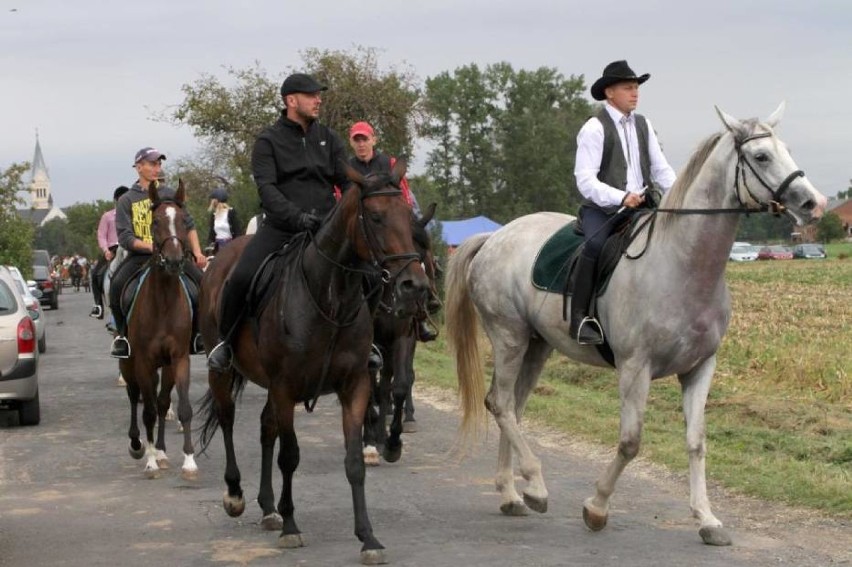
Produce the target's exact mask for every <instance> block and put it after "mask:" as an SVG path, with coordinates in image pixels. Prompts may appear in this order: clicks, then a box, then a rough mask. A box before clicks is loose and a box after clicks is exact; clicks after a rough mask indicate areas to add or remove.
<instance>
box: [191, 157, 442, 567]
mask: <svg viewBox="0 0 852 567" xmlns="http://www.w3.org/2000/svg"><path fill="white" fill-rule="evenodd" d="M404 173H405V164H404V162H402V161H401V160H400V162H398V163H397V165H396V167H394V170H393V171H392V173H391V175H390V176H388V175H384V176H369V177H367V178H364V177H362V176H360V175H359V174H358V173H357V172H355V171H354V170H352V169H351V168H350V169H349V170H348V175H349V178H350V180H352V181H353V186H352V187H351V188H350V189H349V190H348V191H346V192H345V193H344V195H343V197H342V198H341V200H340V201H339V202H338V204H337V205H336V206H335V208H334V209H333V210H332V211H331V213H330V214H329V216H328V217H327V219H326V222H325V223H324V225H323V227H322V228H321V229H320V230H319V232H318V233H317V234H316V236H315V237H314V238H312V239H311V238H307V239H305V240H304V242H303V241H301V240H299V239H296V240H294V241H292V242H291V243H290V244H289V245H288V248H289V249H290V250H291V251H294V255H295V257H294V258H292V259H291V261H289V262H288V263H287V264H286V266H284V267H282V268H281V269H280V272H279V274H280V275H279V278H278V280H277V282H276V283H275V284H274V293H273V294H272V297H271V299H270V300H269V301H268V304H267V305H266V307H265V308H263V309H262V310H261V311H260V313H259V314H258V315H257V316H256V319H252V320H249V321H244V322H243V323H242V324H241V327H240V328H239V329H238V330H237V332H236V334H235V335H234V337H233V339H232V345H233V350H234V369H232V370H230V371H229V372H227V373H224V374H220V373H217V372H215V371H212V370H211V371H210V373H209V381H210V391H209V392H208V394H207V395H208V397H207V400H206V401H207V404H206V408H205V410H206V422H205V425H204V428H203V430H202V443H203V444H204V445H205V446H206V444H207V443H208V442H209V440H210V438H211V436H212V433H213V432H214V431H215V429H216V427H217V426H218V425H221V426H222V432H223V437H224V441H225V450H226V459H227V463H226V469H225V482H226V483H227V485H228V490H227V493H226V494H225V498H224V502H223V504H224V507H225V510H226V511H227V512H228V514H230V515H231V516H239V515H240V514H242V513H243V511H244V510H245V499H244V498H243V491H242V488H241V487H240V471H239V468H238V467H237V463H236V457H235V454H234V444H233V425H234V411H235V408H234V400H235V399H236V397H237V396H238V394H239V392H240V391H241V390H242V388H243V387H244V386H245V382H246V379H249V380H251V381H253V382H255V383H257V384H259V385H260V386H262V387H264V388H267V389H268V391H269V393H268V398H267V404H266V407H265V408H264V410H263V414H262V416H261V447H262V450H263V453H262V455H263V456H262V463H261V482H260V493H259V494H258V503H259V504H260V506H261V509H262V510H263V514H264V520H263V524H264V526H265V527H267V528H269V529H275V528H278V527H281V530H282V531H281V535H280V537H279V545H280V546H283V547H300V546H302V545H304V542H303V540H302V537H301V533H300V531H299V529H298V527H297V526H296V522H295V519H294V507H293V490H292V480H293V473H294V472H295V470H296V467H297V466H298V464H299V445H298V442H297V440H296V433H295V431H294V428H293V417H294V411H295V406H296V404H297V403H300V402H304V403H305V404H306V406H308V407H309V408H312V405H309V404H311V403H312V402H315V401H316V399H317V397H318V396H320V395H322V394H329V393H335V394H337V397H338V399H339V401H340V406H341V409H342V412H343V435H344V438H345V447H346V457H345V461H344V463H345V469H346V478H347V480H348V481H349V484H350V487H351V490H352V501H353V508H354V513H355V535H356V536H357V537H358V539H359V540H361V541H362V542H363V544H364V545H363V547H362V548H361V561H362V562H363V563H365V564H375V563H380V562H384V552H383V549H384V548H383V546H382V545H381V544H380V543H379V541H378V540H377V539H376V538H375V536H374V535H373V528H372V526H371V524H370V520H369V517H368V514H367V506H366V499H365V495H364V477H365V467H364V458H363V454H362V451H361V441H362V426H363V422H364V414H365V410H366V408H367V403H368V401H369V398H370V376H369V373H368V371H367V359H368V357H369V353H370V342H371V339H372V335H373V319H372V314H371V313H370V310H369V308H368V304H367V301H366V300H365V295H364V290H363V286H362V282H363V279H364V276H365V275H376V274H379V275H381V277H382V279H383V280H384V281H385V282H386V283H387V285H392V286H393V289H394V294H395V309H396V310H397V312H398V313H399V315H400V316H402V317H411V316H412V315H413V314H414V313H415V312H416V310H417V308H418V304H419V303H420V302H422V301H423V300H424V298H425V295H426V290H427V286H428V281H427V279H426V275H425V274H424V273H423V268H422V266H421V265H420V261H419V259H420V256H419V254H417V253H416V252H415V251H414V244H413V242H412V236H411V215H410V211H409V208H408V205H407V204H406V202H405V200H404V199H403V197H402V192H401V191H400V190H399V188H398V187H397V180H398V179H400V178H401V177H402V175H404ZM248 238H249V237H242V238H237V239H235V240H234V241H233V242H232V243H231V244H230V245H229V246H228V247H226V248H225V249H224V250H222V251H221V252H220V253H219V254H218V255H217V256H216V259H215V260H214V261H213V262H212V265H211V267H210V268H209V269H208V270H207V272H205V274H204V279H203V280H202V292H201V301H200V313H199V315H200V317H201V328H202V333H203V335H204V342H205V344H208V345H209V344H213V343H214V341H215V340H216V338H217V315H218V304H219V295H220V293H221V290H222V289H223V284H224V283H225V280H226V278H227V276H228V274H229V273H230V271H231V270H232V268H233V266H234V264H235V263H236V260H237V258H238V257H239V256H240V254H241V253H242V250H243V248H244V247H245V244H246V243H247V241H248ZM377 292H379V293H380V292H381V289H380V288H379V289H378V290H377ZM255 329H256V333H255ZM276 435H277V436H278V438H279V440H280V453H279V456H278V466H279V468H280V470H281V474H282V476H283V484H282V490H281V497H280V500H279V502H278V507H277V509H278V513H280V516H278V515H276V513H275V508H274V507H273V504H274V494H273V491H272V483H271V467H272V457H273V449H274V444H275V436H276Z"/></svg>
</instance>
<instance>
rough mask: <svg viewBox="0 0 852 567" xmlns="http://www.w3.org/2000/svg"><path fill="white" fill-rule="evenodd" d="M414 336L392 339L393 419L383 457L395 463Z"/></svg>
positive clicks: (397, 456)
mask: <svg viewBox="0 0 852 567" xmlns="http://www.w3.org/2000/svg"><path fill="white" fill-rule="evenodd" d="M413 346H414V337H413V335H412V336H408V337H398V338H396V339H394V341H393V348H392V349H391V352H393V360H392V361H391V365H392V367H393V383H392V385H393V421H392V422H391V426H390V435H388V439H387V442H386V443H385V451H384V458H385V460H386V461H387V462H389V463H395V462H396V461H398V460H399V457H400V456H401V455H402V437H401V436H402V411H403V406H405V398H406V396H408V391H409V387H410V385H411V375H412V374H413V373H414V372H413V366H412V364H411V360H412V357H413V356H414V348H413Z"/></svg>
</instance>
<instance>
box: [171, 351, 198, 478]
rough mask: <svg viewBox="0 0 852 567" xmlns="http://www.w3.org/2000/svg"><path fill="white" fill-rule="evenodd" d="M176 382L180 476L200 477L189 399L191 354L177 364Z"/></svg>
mask: <svg viewBox="0 0 852 567" xmlns="http://www.w3.org/2000/svg"><path fill="white" fill-rule="evenodd" d="M175 382H176V386H177V395H178V419H179V420H180V424H181V429H182V430H183V465H181V468H180V471H181V472H180V476H181V478H182V479H184V480H197V479H198V465H197V464H196V462H195V448H194V447H193V445H192V404H191V403H190V401H189V355H186V356H183V357H181V358H180V359H178V360H177V362H176V364H175Z"/></svg>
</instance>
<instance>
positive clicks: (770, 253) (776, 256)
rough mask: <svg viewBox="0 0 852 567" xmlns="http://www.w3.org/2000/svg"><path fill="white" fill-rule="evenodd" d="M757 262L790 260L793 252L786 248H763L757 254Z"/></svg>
mask: <svg viewBox="0 0 852 567" xmlns="http://www.w3.org/2000/svg"><path fill="white" fill-rule="evenodd" d="M757 259H758V260H792V259H793V251H792V250H791V249H790V248H789V247H787V246H781V245H775V246H764V247H763V248H761V249H760V252H758V253H757Z"/></svg>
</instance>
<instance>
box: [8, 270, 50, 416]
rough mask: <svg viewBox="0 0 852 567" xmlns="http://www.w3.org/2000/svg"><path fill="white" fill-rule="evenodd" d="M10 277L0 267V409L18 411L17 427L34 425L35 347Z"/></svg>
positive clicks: (36, 407)
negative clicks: (18, 423) (19, 424)
mask: <svg viewBox="0 0 852 567" xmlns="http://www.w3.org/2000/svg"><path fill="white" fill-rule="evenodd" d="M37 342H38V341H37V340H36V331H35V323H33V320H32V318H31V317H30V314H29V312H27V308H26V306H25V305H24V299H23V297H21V294H20V293H19V292H18V288H17V286H16V284H15V280H14V278H13V277H12V273H11V272H10V271H9V270H8V269H7V268H6V267H5V266H0V407H5V408H12V409H17V410H18V417H19V421H20V423H21V425H38V423H39V421H41V407H40V405H39V399H38V356H39V355H38V345H37Z"/></svg>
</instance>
